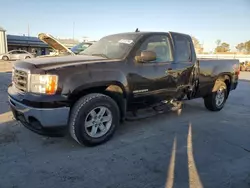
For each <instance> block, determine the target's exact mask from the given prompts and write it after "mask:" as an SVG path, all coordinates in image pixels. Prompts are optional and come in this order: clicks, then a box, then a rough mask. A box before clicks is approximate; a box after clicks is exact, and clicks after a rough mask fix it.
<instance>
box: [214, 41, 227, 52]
mask: <svg viewBox="0 0 250 188" xmlns="http://www.w3.org/2000/svg"><path fill="white" fill-rule="evenodd" d="M217 44H220V43H217ZM229 51H230V45H229V44H228V43H226V42H223V43H221V44H220V45H218V46H217V47H216V48H215V52H216V53H218V52H229Z"/></svg>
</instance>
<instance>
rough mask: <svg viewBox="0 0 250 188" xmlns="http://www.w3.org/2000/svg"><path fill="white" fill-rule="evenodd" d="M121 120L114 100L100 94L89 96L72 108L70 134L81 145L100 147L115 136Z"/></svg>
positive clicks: (81, 99)
mask: <svg viewBox="0 0 250 188" xmlns="http://www.w3.org/2000/svg"><path fill="white" fill-rule="evenodd" d="M119 120H120V113H119V107H118V105H117V103H116V102H115V101H114V100H113V99H112V98H110V97H109V96H107V95H103V94H99V93H94V94H88V95H86V96H84V97H82V98H80V99H79V100H78V101H77V102H76V103H75V105H74V106H73V108H72V111H71V116H70V123H69V128H70V134H71V136H72V137H73V138H74V139H75V140H76V141H77V142H78V143H80V144H84V145H87V146H94V145H99V144H101V143H104V142H106V141H108V140H109V139H110V138H111V137H112V136H113V134H114V132H115V129H116V127H117V126H118V125H119V122H120V121H119Z"/></svg>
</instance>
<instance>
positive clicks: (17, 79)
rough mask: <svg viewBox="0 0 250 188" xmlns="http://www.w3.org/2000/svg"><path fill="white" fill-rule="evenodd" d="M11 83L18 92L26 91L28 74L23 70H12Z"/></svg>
mask: <svg viewBox="0 0 250 188" xmlns="http://www.w3.org/2000/svg"><path fill="white" fill-rule="evenodd" d="M12 81H13V83H14V86H15V87H16V88H17V89H19V90H20V91H24V92H25V91H27V88H28V73H27V72H25V71H23V70H17V69H14V70H13V76H12Z"/></svg>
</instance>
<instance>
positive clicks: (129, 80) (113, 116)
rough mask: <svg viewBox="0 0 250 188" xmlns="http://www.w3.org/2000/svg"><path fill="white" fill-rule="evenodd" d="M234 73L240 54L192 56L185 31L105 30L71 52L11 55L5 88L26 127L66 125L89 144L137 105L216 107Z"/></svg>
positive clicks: (44, 129) (45, 130)
mask: <svg viewBox="0 0 250 188" xmlns="http://www.w3.org/2000/svg"><path fill="white" fill-rule="evenodd" d="M238 78H239V61H238V60H212V59H197V58H196V54H195V50H194V46H193V43H192V39H191V37H190V36H189V35H186V34H181V33H176V32H129V33H120V34H114V35H109V36H106V37H103V38H102V39H101V40H99V41H98V42H96V43H95V44H93V45H92V46H90V47H89V48H87V49H86V50H85V51H84V52H82V53H81V54H80V55H77V56H63V57H53V58H50V57H48V58H38V59H36V58H35V59H26V60H22V61H18V62H16V63H15V64H14V66H13V73H12V83H11V84H10V86H9V88H8V95H9V103H10V107H11V109H12V112H13V115H14V117H15V118H16V119H17V120H19V121H21V122H22V124H23V125H24V126H26V127H27V128H29V129H30V130H32V131H34V132H36V133H38V134H44V135H51V136H54V135H57V134H58V135H60V134H63V133H70V134H71V136H72V137H73V138H74V139H75V140H76V141H77V142H79V143H80V144H84V145H88V146H93V145H98V144H101V143H104V142H105V141H107V140H109V139H110V138H111V137H112V135H113V134H114V132H115V130H116V128H117V127H118V126H119V124H120V123H121V122H122V121H124V120H126V118H127V114H129V113H131V112H132V113H131V114H133V115H134V116H135V117H136V115H137V114H138V113H137V112H138V111H140V110H141V109H145V108H149V107H150V108H151V107H152V109H154V110H155V111H156V112H158V111H159V112H160V111H161V112H162V108H157V107H159V106H164V105H162V104H165V105H166V106H168V105H173V107H174V106H176V105H175V104H177V103H178V101H183V100H187V99H194V98H199V97H202V98H204V104H205V107H206V108H207V109H209V110H211V111H219V110H221V109H222V108H223V106H224V104H225V102H226V100H227V98H228V96H229V94H230V91H232V90H235V89H236V87H237V84H238ZM128 117H129V116H128ZM131 117H132V116H131Z"/></svg>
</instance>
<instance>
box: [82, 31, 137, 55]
mask: <svg viewBox="0 0 250 188" xmlns="http://www.w3.org/2000/svg"><path fill="white" fill-rule="evenodd" d="M138 38H139V34H134V33H133V34H116V35H109V36H106V37H103V38H102V39H100V40H99V41H98V42H96V43H94V44H93V45H91V46H90V47H88V48H87V49H86V50H84V51H83V52H80V54H81V55H91V56H102V57H105V58H108V59H122V58H124V57H125V55H126V54H127V53H128V52H129V51H130V50H131V49H132V47H133V46H134V44H135V42H136V40H137V39H138Z"/></svg>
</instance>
